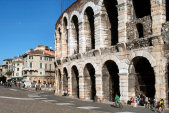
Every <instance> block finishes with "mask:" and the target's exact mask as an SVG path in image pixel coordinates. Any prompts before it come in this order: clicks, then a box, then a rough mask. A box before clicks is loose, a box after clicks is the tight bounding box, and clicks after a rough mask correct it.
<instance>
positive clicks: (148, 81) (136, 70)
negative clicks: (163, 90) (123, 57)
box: [128, 56, 155, 98]
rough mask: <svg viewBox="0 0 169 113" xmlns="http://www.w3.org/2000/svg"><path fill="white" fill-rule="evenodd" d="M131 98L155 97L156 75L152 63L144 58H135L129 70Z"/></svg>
mask: <svg viewBox="0 0 169 113" xmlns="http://www.w3.org/2000/svg"><path fill="white" fill-rule="evenodd" d="M128 83H129V97H134V96H138V95H139V94H143V95H145V96H146V97H150V98H154V97H155V73H154V70H153V67H152V66H151V64H150V62H149V61H148V60H147V59H146V58H144V57H140V56H139V57H135V58H134V59H133V60H132V64H131V65H130V70H129V81H128Z"/></svg>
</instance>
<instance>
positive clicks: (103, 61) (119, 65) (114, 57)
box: [101, 55, 123, 69]
mask: <svg viewBox="0 0 169 113" xmlns="http://www.w3.org/2000/svg"><path fill="white" fill-rule="evenodd" d="M108 60H112V61H114V62H116V64H117V67H119V68H120V69H121V68H123V67H122V66H121V62H120V60H119V59H118V58H117V57H116V56H114V55H111V56H109V55H107V56H104V57H103V58H102V62H101V64H102V65H104V63H105V62H106V61H108Z"/></svg>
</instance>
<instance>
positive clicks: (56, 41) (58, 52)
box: [55, 31, 61, 57]
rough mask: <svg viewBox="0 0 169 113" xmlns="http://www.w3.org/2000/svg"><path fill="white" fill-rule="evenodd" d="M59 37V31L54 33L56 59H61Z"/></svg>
mask: <svg viewBox="0 0 169 113" xmlns="http://www.w3.org/2000/svg"><path fill="white" fill-rule="evenodd" d="M60 45H61V37H60V34H59V31H56V37H55V55H56V57H61V48H60V47H61V46H60Z"/></svg>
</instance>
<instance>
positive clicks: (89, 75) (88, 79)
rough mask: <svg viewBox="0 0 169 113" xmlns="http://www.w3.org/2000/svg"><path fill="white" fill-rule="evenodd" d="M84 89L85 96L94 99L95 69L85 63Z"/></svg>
mask: <svg viewBox="0 0 169 113" xmlns="http://www.w3.org/2000/svg"><path fill="white" fill-rule="evenodd" d="M83 73H84V90H85V95H86V97H87V98H88V97H89V99H91V100H95V97H96V81H95V69H94V67H93V65H92V64H90V63H88V64H86V66H85V68H84V72H83Z"/></svg>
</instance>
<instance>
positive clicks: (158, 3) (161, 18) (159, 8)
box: [151, 0, 166, 35]
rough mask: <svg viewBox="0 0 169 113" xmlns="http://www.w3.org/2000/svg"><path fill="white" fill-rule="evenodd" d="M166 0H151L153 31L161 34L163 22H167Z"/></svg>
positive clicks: (154, 33) (155, 33)
mask: <svg viewBox="0 0 169 113" xmlns="http://www.w3.org/2000/svg"><path fill="white" fill-rule="evenodd" d="M163 2H164V0H151V16H152V33H153V35H160V34H161V28H162V23H165V19H166V17H165V12H166V11H165V4H164V3H163Z"/></svg>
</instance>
